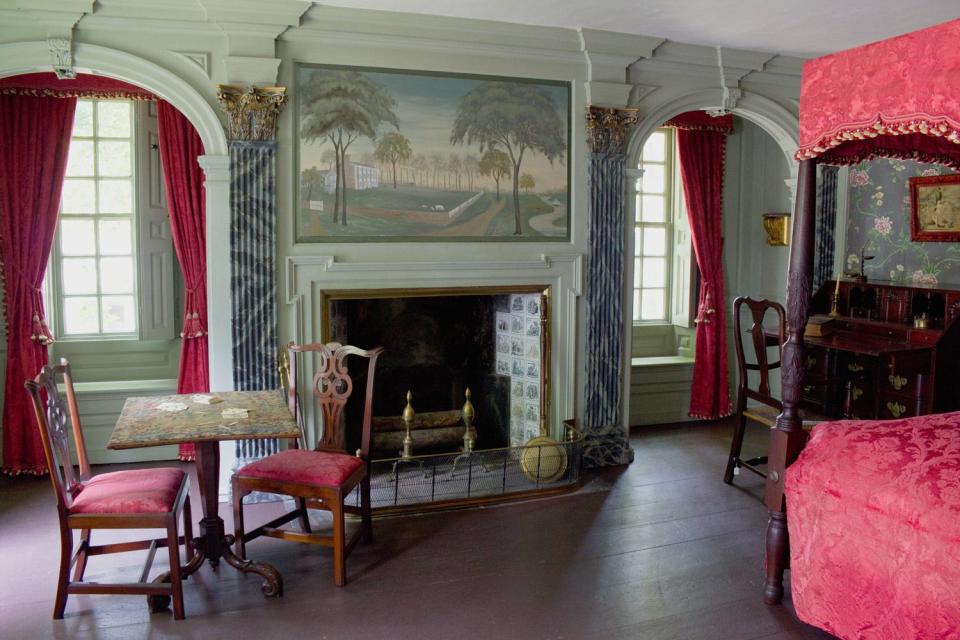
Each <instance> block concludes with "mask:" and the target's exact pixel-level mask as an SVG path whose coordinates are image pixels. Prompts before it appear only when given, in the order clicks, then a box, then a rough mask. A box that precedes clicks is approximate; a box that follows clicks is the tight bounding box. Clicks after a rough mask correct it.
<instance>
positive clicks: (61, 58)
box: [47, 38, 77, 80]
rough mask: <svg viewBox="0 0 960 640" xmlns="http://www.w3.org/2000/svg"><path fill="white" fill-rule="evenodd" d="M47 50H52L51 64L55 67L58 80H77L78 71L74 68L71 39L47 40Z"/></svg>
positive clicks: (54, 70)
mask: <svg viewBox="0 0 960 640" xmlns="http://www.w3.org/2000/svg"><path fill="white" fill-rule="evenodd" d="M47 48H48V49H49V50H50V64H52V65H53V72H54V73H55V74H57V78H59V79H60V80H69V79H72V78H76V77H77V71H76V69H74V68H73V42H72V41H71V40H70V39H69V38H47Z"/></svg>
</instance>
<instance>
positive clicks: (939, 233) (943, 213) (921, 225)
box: [910, 173, 960, 242]
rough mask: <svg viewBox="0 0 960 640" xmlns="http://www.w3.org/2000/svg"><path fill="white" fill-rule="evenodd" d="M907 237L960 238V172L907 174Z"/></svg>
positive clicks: (924, 239) (927, 239)
mask: <svg viewBox="0 0 960 640" xmlns="http://www.w3.org/2000/svg"><path fill="white" fill-rule="evenodd" d="M944 189H947V190H948V192H947V194H946V196H944ZM944 197H946V199H947V201H948V202H947V204H946V205H944V204H943V202H944ZM931 200H933V201H934V202H935V204H934V203H931ZM938 209H939V211H938ZM910 240H912V241H913V242H960V174H956V173H954V174H947V175H940V176H917V177H913V178H910Z"/></svg>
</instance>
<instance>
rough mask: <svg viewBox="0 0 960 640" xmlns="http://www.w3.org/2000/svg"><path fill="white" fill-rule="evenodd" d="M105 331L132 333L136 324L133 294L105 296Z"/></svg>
mask: <svg viewBox="0 0 960 640" xmlns="http://www.w3.org/2000/svg"><path fill="white" fill-rule="evenodd" d="M101 300H102V301H103V332H104V333H130V332H132V331H133V330H134V329H135V328H136V327H135V325H134V321H133V317H134V304H133V296H103V298H102V299H101Z"/></svg>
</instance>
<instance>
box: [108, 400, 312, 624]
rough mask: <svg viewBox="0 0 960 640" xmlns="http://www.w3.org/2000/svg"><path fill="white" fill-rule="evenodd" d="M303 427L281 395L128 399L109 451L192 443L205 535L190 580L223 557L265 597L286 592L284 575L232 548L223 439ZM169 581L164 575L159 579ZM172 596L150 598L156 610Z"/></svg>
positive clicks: (291, 434)
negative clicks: (257, 580) (236, 413)
mask: <svg viewBox="0 0 960 640" xmlns="http://www.w3.org/2000/svg"><path fill="white" fill-rule="evenodd" d="M193 395H210V396H215V397H217V398H220V399H222V400H223V402H217V403H214V404H204V403H200V402H194V401H193V400H191V398H192V396H193ZM163 403H181V404H183V405H186V407H187V408H186V409H184V410H181V411H165V410H163V409H161V408H160V405H161V404H163ZM224 409H246V410H247V417H246V418H223V417H221V412H222V411H223V410H224ZM299 435H300V429H299V428H298V426H297V423H296V422H295V421H294V419H293V416H291V415H290V410H289V409H288V408H287V401H286V397H285V396H283V395H282V393H281V392H280V391H227V392H221V393H212V394H185V395H172V396H152V397H136V398H127V401H126V403H125V404H124V405H123V410H122V411H121V412H120V417H119V418H118V419H117V426H116V427H114V429H113V434H112V435H111V436H110V441H109V442H108V443H107V448H108V449H135V448H139V447H156V446H160V445H170V444H182V443H187V442H192V443H194V444H195V445H196V453H197V463H196V464H197V480H198V482H199V484H200V496H201V498H202V502H203V505H202V506H203V519H202V520H201V521H200V535H199V536H198V537H196V538H194V539H193V541H192V545H193V548H194V550H195V555H194V556H193V559H192V560H191V561H190V562H189V563H188V564H187V565H186V566H185V567H183V569H182V576H183V577H184V578H186V577H187V576H189V575H190V574H192V573H194V572H195V571H196V570H197V569H199V568H200V566H201V565H202V564H203V561H204V559H206V560H208V561H209V562H210V565H211V566H213V567H216V566H217V565H218V564H219V561H220V558H223V559H224V560H226V561H227V564H229V565H230V566H231V567H233V568H235V569H237V570H238V571H242V572H243V573H256V574H258V575H260V576H261V577H262V578H263V579H264V582H263V585H262V587H261V589H262V591H263V593H264V595H266V596H277V595H281V594H282V593H283V579H282V578H281V577H280V573H279V572H278V571H277V570H276V569H275V568H273V567H272V566H270V565H269V564H267V563H265V562H253V561H250V560H247V559H244V558H240V557H238V556H237V555H236V554H234V553H233V550H232V549H231V546H232V545H233V542H234V536H232V535H227V534H225V532H224V528H223V518H221V517H220V516H219V514H218V502H217V498H218V496H219V492H220V488H219V484H220V444H219V441H221V440H247V439H256V438H296V437H299ZM164 578H167V576H166V575H165V576H162V577H161V578H160V579H164ZM168 603H169V597H166V596H160V597H155V598H152V599H151V606H152V607H153V608H154V609H164V608H166V606H168Z"/></svg>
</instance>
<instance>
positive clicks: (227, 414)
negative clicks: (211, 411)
mask: <svg viewBox="0 0 960 640" xmlns="http://www.w3.org/2000/svg"><path fill="white" fill-rule="evenodd" d="M220 415H221V416H222V417H223V419H224V420H236V419H243V418H247V417H248V415H249V412H248V411H247V410H246V409H242V408H240V407H232V408H230V409H224V410H223V411H221V412H220Z"/></svg>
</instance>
